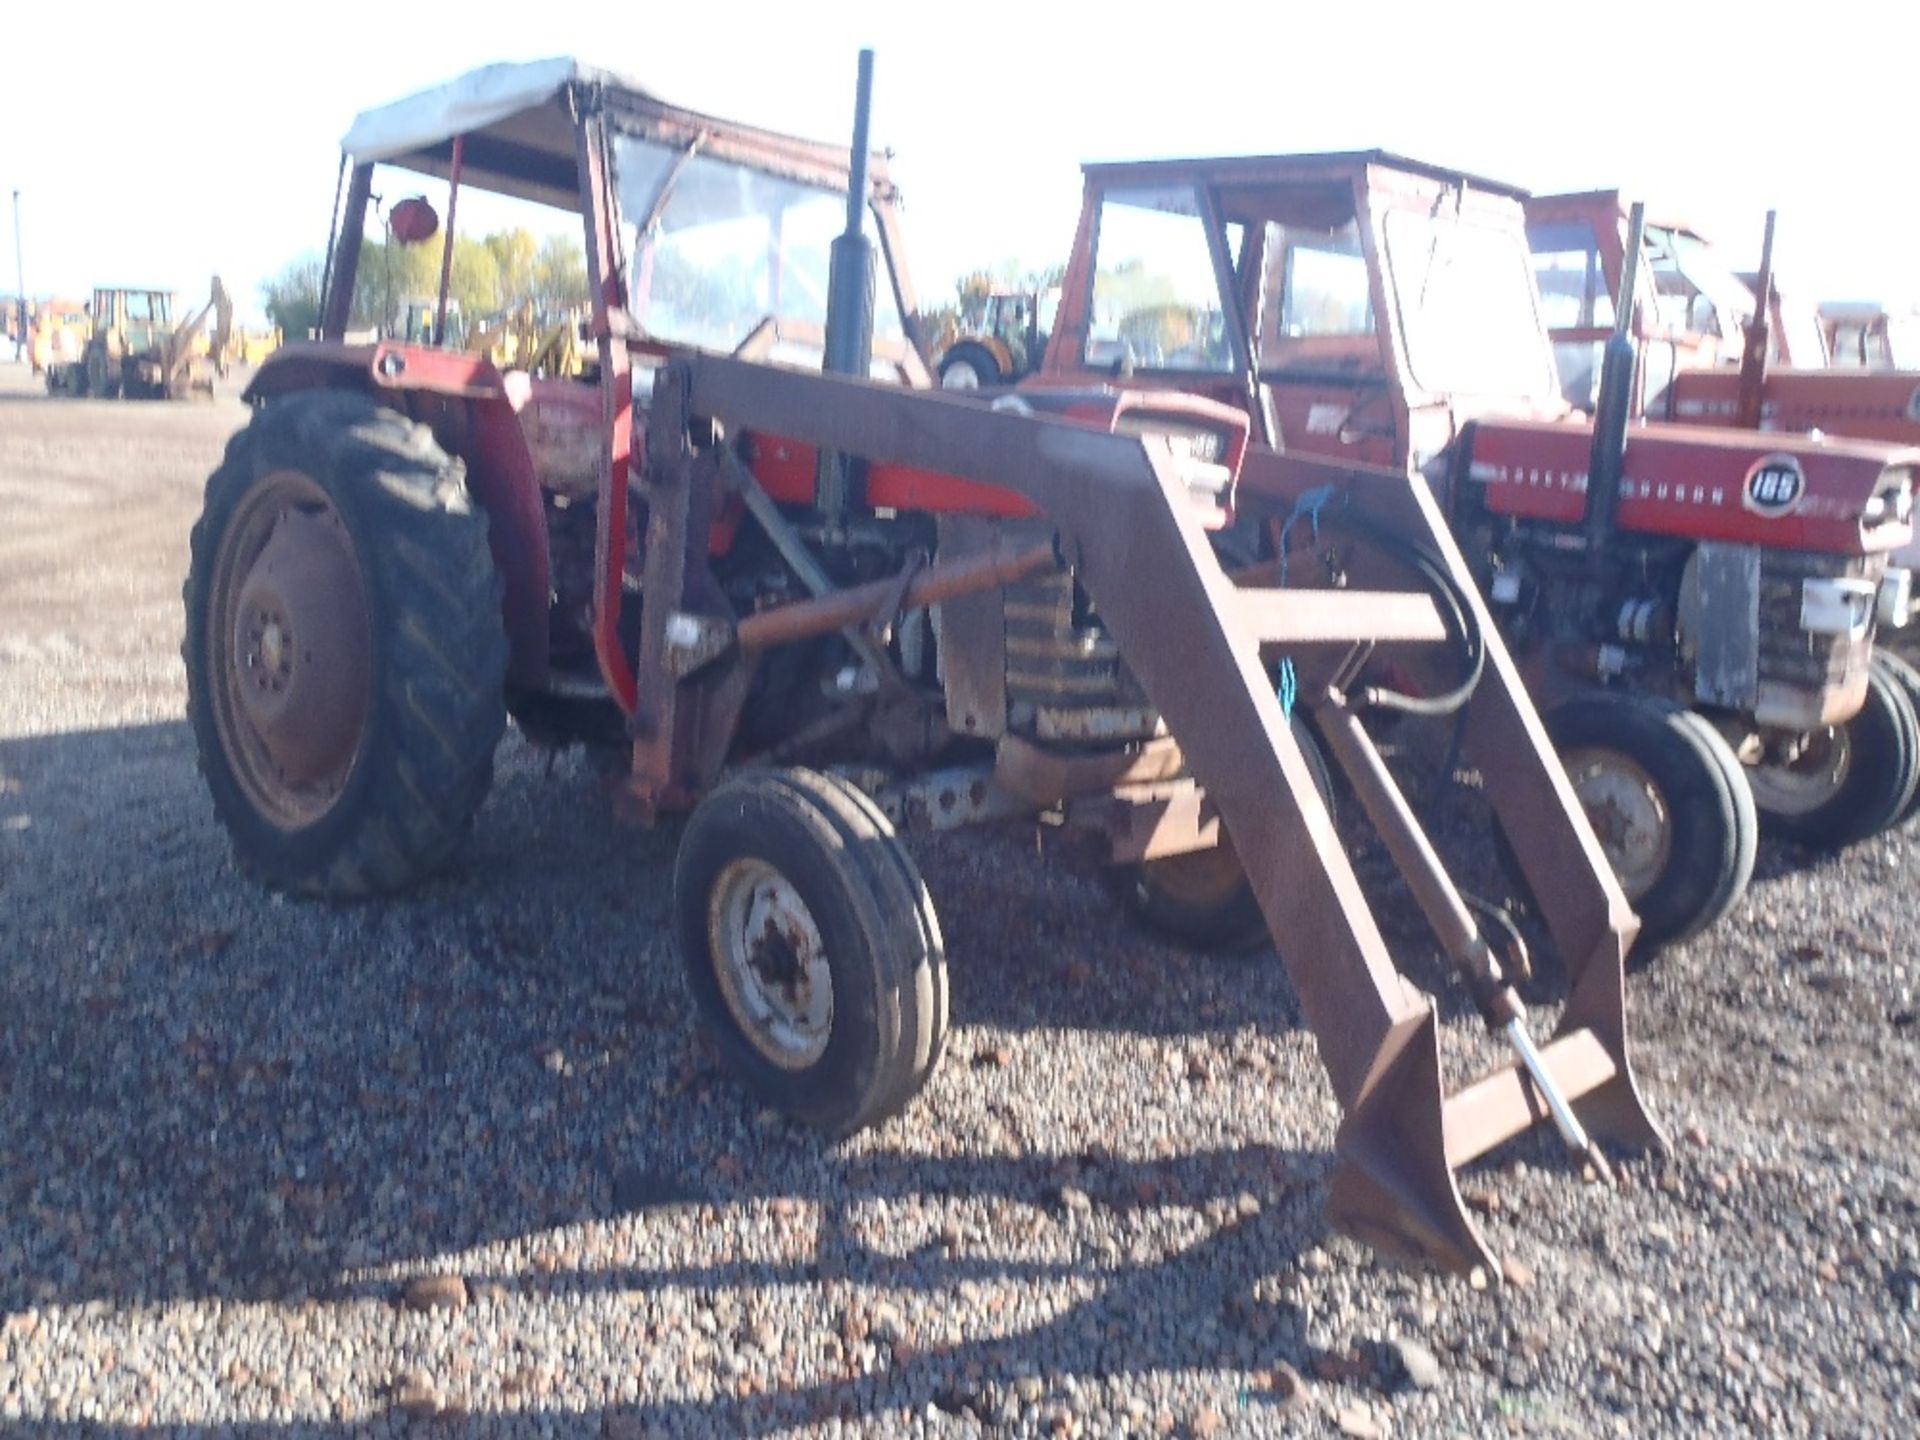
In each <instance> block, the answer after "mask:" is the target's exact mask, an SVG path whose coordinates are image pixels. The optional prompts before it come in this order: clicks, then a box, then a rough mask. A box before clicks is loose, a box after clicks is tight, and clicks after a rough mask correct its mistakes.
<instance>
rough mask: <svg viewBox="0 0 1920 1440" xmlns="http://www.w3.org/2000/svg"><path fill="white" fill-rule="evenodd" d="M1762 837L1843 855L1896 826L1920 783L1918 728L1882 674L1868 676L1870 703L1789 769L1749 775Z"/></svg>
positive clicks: (1874, 671) (1874, 669)
mask: <svg viewBox="0 0 1920 1440" xmlns="http://www.w3.org/2000/svg"><path fill="white" fill-rule="evenodd" d="M1747 780H1748V783H1749V784H1750V785H1752V787H1753V798H1754V801H1755V803H1756V804H1758V805H1759V807H1760V814H1761V824H1762V827H1763V828H1764V829H1765V830H1766V832H1767V834H1768V835H1770V836H1772V837H1774V838H1776V839H1780V840H1791V841H1792V842H1793V843H1795V844H1796V845H1805V846H1807V847H1809V848H1810V849H1814V850H1840V849H1844V848H1845V847H1846V846H1848V845H1852V844H1854V843H1855V842H1856V841H1860V840H1866V839H1869V838H1871V837H1872V836H1875V835H1878V834H1879V833H1880V832H1881V831H1883V830H1886V829H1888V828H1890V827H1891V826H1893V825H1896V824H1898V823H1899V821H1900V818H1901V816H1903V815H1905V814H1906V813H1907V811H1908V809H1909V807H1910V806H1911V804H1912V802H1913V792H1914V788H1915V785H1916V783H1920V722H1916V720H1915V716H1914V708H1913V706H1912V705H1911V704H1909V703H1908V701H1907V697H1906V694H1905V691H1904V688H1903V687H1902V685H1901V683H1900V682H1899V681H1898V680H1897V679H1895V678H1894V677H1893V675H1892V674H1891V672H1890V671H1889V670H1888V669H1887V668H1886V667H1885V666H1884V665H1879V664H1875V665H1873V666H1871V667H1870V668H1869V669H1868V672H1867V698H1866V700H1865V702H1864V703H1863V704H1862V705H1861V707H1860V711H1859V713H1858V714H1857V715H1855V716H1854V717H1853V718H1852V719H1851V720H1849V721H1847V722H1846V723H1845V724H1843V725H1833V726H1829V727H1828V728H1827V729H1826V730H1824V731H1823V732H1821V734H1820V735H1819V736H1817V737H1815V741H1814V745H1813V748H1812V749H1810V751H1809V752H1808V754H1807V755H1806V756H1803V757H1802V759H1801V760H1800V761H1797V762H1795V764H1794V765H1793V766H1785V765H1776V766H1754V767H1751V768H1750V769H1749V770H1748V772H1747Z"/></svg>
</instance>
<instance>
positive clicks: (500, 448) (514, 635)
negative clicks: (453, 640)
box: [243, 340, 552, 687]
mask: <svg viewBox="0 0 1920 1440" xmlns="http://www.w3.org/2000/svg"><path fill="white" fill-rule="evenodd" d="M317 389H351V390H359V391H362V392H363V393H365V394H368V395H372V396H374V397H376V398H377V399H379V400H381V401H382V402H383V403H385V404H388V405H391V406H392V407H393V408H394V409H395V410H398V411H399V412H400V413H401V414H403V415H406V416H407V417H408V418H409V419H412V420H416V421H418V422H419V423H421V424H423V425H426V426H427V427H428V428H430V429H431V430H432V431H433V434H434V438H435V439H436V440H437V441H439V442H440V446H441V448H442V449H444V450H445V451H446V452H447V453H448V454H449V455H453V456H456V457H457V458H458V459H459V460H460V461H461V462H462V463H463V464H464V465H465V466H466V470H467V487H468V489H469V490H470V491H471V493H472V495H473V498H474V499H475V500H476V501H477V502H479V505H480V507H481V508H482V509H483V510H485V511H486V512H487V520H488V530H487V541H488V545H489V546H490V547H491V549H492V550H493V561H494V564H495V566H497V567H498V569H499V571H500V579H501V582H502V594H501V597H500V612H501V613H500V618H501V623H502V624H503V625H504V627H505V628H506V632H507V645H508V659H507V679H508V682H509V683H511V684H513V685H518V686H528V687H538V686H543V685H545V684H546V681H547V657H548V650H547V645H548V628H547V621H548V607H549V596H550V593H551V584H552V580H551V568H550V567H551V562H550V560H549V557H548V553H547V523H546V507H545V504H544V502H543V501H542V499H541V495H540V478H539V475H538V472H537V471H536V470H535V468H534V464H533V453H532V451H531V450H530V449H529V448H528V446H527V439H526V436H525V435H523V434H522V433H521V430H520V422H519V419H518V417H517V416H516V415H515V413H514V405H513V402H512V401H511V400H510V399H509V398H508V387H507V384H506V381H505V378H504V377H503V376H502V375H501V373H500V372H499V371H498V370H497V369H495V368H494V366H493V364H492V363H491V362H490V361H488V360H486V359H484V358H483V357H480V356H476V355H462V354H459V353H457V352H454V351H447V350H433V349H429V348H427V347H425V346H420V345H404V344H396V343H392V342H388V341H381V342H378V343H376V344H371V345H350V344H346V343H343V342H340V341H334V340H320V341H309V342H303V343H297V344H290V345H283V346H281V347H280V348H279V349H278V350H276V351H274V353H273V354H271V355H269V356H268V357H267V358H266V360H264V361H263V362H261V365H260V368H259V370H257V371H256V372H255V373H254V377H253V380H252V381H251V383H249V384H248V386H247V388H246V392H245V394H244V397H243V398H244V399H245V400H246V401H247V403H248V404H250V405H259V404H263V403H265V402H266V401H268V400H271V399H273V398H274V397H275V396H277V395H286V394H290V393H292V392H294V391H297V390H317Z"/></svg>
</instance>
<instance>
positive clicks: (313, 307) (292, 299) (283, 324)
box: [260, 255, 321, 340]
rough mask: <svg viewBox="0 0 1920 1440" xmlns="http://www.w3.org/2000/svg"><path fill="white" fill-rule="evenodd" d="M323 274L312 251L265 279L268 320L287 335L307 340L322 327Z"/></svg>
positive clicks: (262, 292)
mask: <svg viewBox="0 0 1920 1440" xmlns="http://www.w3.org/2000/svg"><path fill="white" fill-rule="evenodd" d="M320 276H321V265H320V260H319V257H318V256H313V255H308V256H304V257H303V258H301V259H299V260H294V261H291V262H290V263H289V264H288V265H287V266H286V267H285V268H284V269H282V270H281V271H280V273H279V274H278V275H275V276H274V277H273V278H272V279H271V280H266V281H263V282H262V283H261V286H260V299H261V302H262V308H264V309H265V310H266V312H267V320H268V322H269V323H271V324H273V325H276V326H278V327H279V329H280V333H281V334H282V335H283V336H285V337H286V338H287V339H289V340H304V339H305V338H306V337H307V336H308V335H309V334H311V333H313V332H315V331H317V330H318V329H319V328H320Z"/></svg>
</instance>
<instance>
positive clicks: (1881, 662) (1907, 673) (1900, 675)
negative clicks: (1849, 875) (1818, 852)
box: [1873, 650, 1920, 825]
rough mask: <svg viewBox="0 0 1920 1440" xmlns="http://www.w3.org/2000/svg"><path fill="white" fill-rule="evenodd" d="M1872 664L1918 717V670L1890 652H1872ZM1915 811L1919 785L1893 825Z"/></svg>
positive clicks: (1918, 807) (1919, 807)
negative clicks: (1884, 675) (1880, 671)
mask: <svg viewBox="0 0 1920 1440" xmlns="http://www.w3.org/2000/svg"><path fill="white" fill-rule="evenodd" d="M1873 663H1874V664H1875V665H1877V666H1879V667H1880V668H1881V669H1882V670H1883V671H1884V672H1885V673H1886V676H1887V678H1888V679H1889V680H1891V681H1893V682H1894V684H1895V685H1896V686H1898V687H1899V690H1900V693H1901V694H1902V695H1904V696H1906V697H1907V704H1908V705H1910V706H1912V707H1913V712H1914V714H1915V716H1916V717H1920V670H1916V669H1914V668H1913V666H1912V664H1910V663H1909V662H1908V661H1906V660H1904V659H1902V658H1901V657H1900V656H1898V655H1896V654H1894V653H1893V652H1892V651H1891V650H1875V651H1874V652H1873ZM1916 810H1920V784H1917V785H1915V786H1914V787H1913V795H1912V796H1911V797H1910V798H1909V799H1908V801H1907V803H1906V807H1905V808H1904V809H1903V810H1901V812H1900V814H1899V815H1898V816H1897V817H1895V819H1894V822H1893V823H1894V824H1895V825H1903V824H1905V823H1906V822H1907V821H1908V820H1910V819H1912V818H1913V814H1914V812H1915V811H1916Z"/></svg>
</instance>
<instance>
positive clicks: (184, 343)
mask: <svg viewBox="0 0 1920 1440" xmlns="http://www.w3.org/2000/svg"><path fill="white" fill-rule="evenodd" d="M208 315H212V316H213V317H214V320H213V335H212V336H211V338H210V339H209V341H208V350H209V352H210V353H211V354H212V355H214V356H215V357H216V358H217V357H218V356H219V354H220V352H221V351H223V350H225V349H226V347H227V342H228V340H229V339H230V338H231V337H232V334H233V302H232V301H231V300H230V299H229V298H228V297H227V287H226V286H224V285H222V284H221V283H220V277H219V276H218V275H216V276H214V277H213V291H212V293H211V294H210V295H209V296H208V297H207V303H206V304H204V305H202V306H201V307H200V309H199V311H198V312H197V313H196V314H195V315H194V317H193V319H191V320H189V321H188V322H187V323H186V324H184V325H182V326H181V327H180V328H179V329H178V330H175V331H174V332H173V334H172V335H171V336H169V337H168V340H167V349H166V356H165V359H166V367H167V368H166V376H165V382H166V389H167V390H168V391H169V392H171V391H172V390H173V388H174V384H175V382H176V381H178V380H179V378H180V372H181V371H182V370H184V369H186V368H187V362H188V361H189V360H191V359H192V358H193V337H194V336H195V335H198V334H199V333H200V327H201V326H202V325H204V324H206V322H207V316H208Z"/></svg>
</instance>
